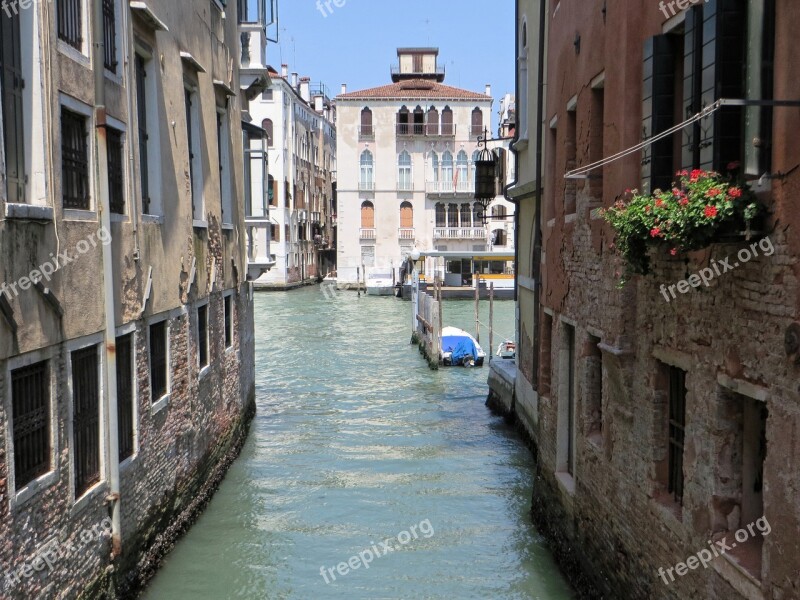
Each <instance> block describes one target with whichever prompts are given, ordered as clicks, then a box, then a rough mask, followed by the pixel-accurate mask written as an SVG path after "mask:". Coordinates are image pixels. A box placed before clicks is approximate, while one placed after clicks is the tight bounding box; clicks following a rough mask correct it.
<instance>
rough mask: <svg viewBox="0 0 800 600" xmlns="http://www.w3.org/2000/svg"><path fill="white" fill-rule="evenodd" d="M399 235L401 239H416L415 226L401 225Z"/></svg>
mask: <svg viewBox="0 0 800 600" xmlns="http://www.w3.org/2000/svg"><path fill="white" fill-rule="evenodd" d="M397 237H398V238H400V239H401V240H413V239H415V236H414V228H413V227H401V228H400V229H398V230H397Z"/></svg>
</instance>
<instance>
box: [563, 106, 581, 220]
mask: <svg viewBox="0 0 800 600" xmlns="http://www.w3.org/2000/svg"><path fill="white" fill-rule="evenodd" d="M566 121H567V124H566V125H567V126H566V128H565V132H564V136H565V138H566V139H565V140H564V152H565V154H566V163H565V164H564V170H565V171H571V170H572V169H574V168H575V166H576V165H577V159H578V144H577V137H576V136H577V115H576V111H575V110H568V111H567V119H566ZM576 190H577V186H576V185H575V180H574V179H565V180H564V214H565V215H571V214H574V213H575V212H576V211H577V207H576V205H577V203H576Z"/></svg>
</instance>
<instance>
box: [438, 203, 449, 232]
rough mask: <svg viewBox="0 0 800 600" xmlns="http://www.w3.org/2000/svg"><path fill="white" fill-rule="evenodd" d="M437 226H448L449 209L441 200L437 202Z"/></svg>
mask: <svg viewBox="0 0 800 600" xmlns="http://www.w3.org/2000/svg"><path fill="white" fill-rule="evenodd" d="M436 226H437V227H447V209H445V207H444V204H442V203H441V202H437V203H436Z"/></svg>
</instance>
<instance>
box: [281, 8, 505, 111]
mask: <svg viewBox="0 0 800 600" xmlns="http://www.w3.org/2000/svg"><path fill="white" fill-rule="evenodd" d="M322 1H323V10H324V13H325V15H327V16H324V15H323V11H321V10H320V9H319V8H318V6H317V2H318V0H278V17H279V25H278V35H279V43H278V44H270V45H269V47H268V49H267V58H268V62H269V63H270V64H271V65H272V66H273V67H275V69H276V70H277V71H278V72H280V65H281V64H282V63H288V64H289V72H290V73H291V72H294V71H296V72H297V73H299V74H300V76H301V77H303V76H308V77H310V78H311V81H312V82H314V83H317V82H321V83H324V84H325V85H326V86H328V90H329V93H330V94H331V96H335V95H337V94H339V92H340V90H341V85H342V84H343V83H346V84H347V89H348V91H351V92H352V91H356V90H360V89H365V88H370V87H376V86H379V85H386V84H387V83H391V77H390V74H389V68H390V66H392V65H396V64H397V48H398V47H404V46H437V47H439V49H440V52H439V66H444V67H445V68H446V69H447V77H446V79H445V81H444V83H445V84H447V85H452V86H455V87H462V88H465V89H468V90H472V91H475V92H480V93H483V91H484V89H485V86H486V84H487V83H490V84H491V85H492V95H493V96H494V98H495V105H494V110H495V112H496V111H497V110H498V109H499V99H500V98H501V97H502V96H503V94H505V93H507V92H508V93H512V94H513V93H514V0H492V1H490V2H487V1H486V0H403V1H402V2H388V1H387V0H338V2H339V4H342V6H341V7H337V6H336V4H334V3H333V2H330V8H331V11H332V12H330V11H328V10H327V9H324V0H322Z"/></svg>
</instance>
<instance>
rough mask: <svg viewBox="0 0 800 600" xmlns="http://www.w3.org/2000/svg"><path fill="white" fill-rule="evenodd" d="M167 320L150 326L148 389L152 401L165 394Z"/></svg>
mask: <svg viewBox="0 0 800 600" xmlns="http://www.w3.org/2000/svg"><path fill="white" fill-rule="evenodd" d="M167 342H168V330H167V322H166V321H161V322H160V323H153V324H152V325H151V326H150V390H151V398H152V400H153V402H158V401H159V400H160V399H161V398H162V397H164V396H166V395H167Z"/></svg>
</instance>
